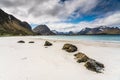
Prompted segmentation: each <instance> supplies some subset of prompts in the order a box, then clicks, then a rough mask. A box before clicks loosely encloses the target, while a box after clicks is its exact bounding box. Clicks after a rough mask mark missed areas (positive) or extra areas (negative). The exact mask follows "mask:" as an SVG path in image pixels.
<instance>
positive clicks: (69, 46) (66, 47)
mask: <svg viewBox="0 0 120 80" xmlns="http://www.w3.org/2000/svg"><path fill="white" fill-rule="evenodd" d="M62 49H63V50H65V51H67V52H75V51H77V47H76V46H75V45H72V44H64V46H63V48H62Z"/></svg>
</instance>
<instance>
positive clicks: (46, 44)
mask: <svg viewBox="0 0 120 80" xmlns="http://www.w3.org/2000/svg"><path fill="white" fill-rule="evenodd" d="M44 46H52V43H50V42H49V41H45V44H44Z"/></svg>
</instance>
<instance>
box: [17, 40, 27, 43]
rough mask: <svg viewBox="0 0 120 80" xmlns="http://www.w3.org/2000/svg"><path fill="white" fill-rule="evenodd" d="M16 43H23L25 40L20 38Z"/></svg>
mask: <svg viewBox="0 0 120 80" xmlns="http://www.w3.org/2000/svg"><path fill="white" fill-rule="evenodd" d="M17 43H25V41H23V40H20V41H18V42H17Z"/></svg>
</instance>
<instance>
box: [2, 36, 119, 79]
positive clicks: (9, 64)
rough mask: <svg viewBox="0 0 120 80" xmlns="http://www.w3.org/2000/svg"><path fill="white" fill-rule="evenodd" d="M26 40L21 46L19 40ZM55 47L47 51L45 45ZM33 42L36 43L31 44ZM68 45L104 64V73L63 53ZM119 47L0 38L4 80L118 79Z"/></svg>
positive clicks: (71, 55) (24, 38) (83, 42)
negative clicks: (92, 69)
mask: <svg viewBox="0 0 120 80" xmlns="http://www.w3.org/2000/svg"><path fill="white" fill-rule="evenodd" d="M19 40H24V41H25V43H23V44H19V43H17V41H19ZM46 40H47V41H50V42H51V43H53V46H51V47H48V48H45V47H44V42H45V41H46ZM29 41H34V42H35V43H32V44H30V43H28V42H29ZM65 43H71V44H74V45H76V46H77V47H78V51H77V52H83V53H85V54H86V55H88V56H89V57H90V58H93V59H95V60H97V61H99V62H102V63H103V64H104V65H105V70H104V73H103V74H97V73H95V72H92V71H89V70H87V69H86V68H85V67H84V66H83V64H79V63H77V62H76V60H75V59H74V56H73V55H74V54H75V53H77V52H74V53H67V52H66V51H63V50H62V47H63V45H64V44H65ZM119 49H120V45H119V44H116V43H104V42H86V41H69V40H50V39H41V38H36V37H34V36H33V37H32V36H24V37H23V36H21V37H0V51H1V53H0V63H1V64H0V71H1V72H0V78H1V80H8V79H9V80H74V79H75V80H96V79H98V80H119V79H120V77H119V74H120V69H119V67H120V63H119V61H120V54H119V53H120V50H119Z"/></svg>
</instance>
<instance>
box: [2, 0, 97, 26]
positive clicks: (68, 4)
mask: <svg viewBox="0 0 120 80" xmlns="http://www.w3.org/2000/svg"><path fill="white" fill-rule="evenodd" d="M62 2H64V3H60V1H59V0H30V1H29V0H0V7H1V8H2V9H4V10H6V11H7V12H9V13H11V14H13V15H15V16H17V17H18V18H20V19H23V20H26V21H28V22H32V23H33V22H34V23H35V21H36V20H35V19H37V22H36V24H38V23H39V24H40V23H43V22H45V23H46V22H53V21H65V20H67V18H68V17H72V16H73V15H72V14H74V11H75V10H76V9H78V8H80V12H83V13H84V12H87V11H89V10H91V9H92V8H93V7H94V6H95V5H96V3H97V0H92V2H89V1H88V0H62ZM79 16H80V14H79ZM79 16H78V17H79ZM29 17H30V18H32V20H30V19H29ZM41 20H42V21H41ZM38 21H39V22H38Z"/></svg>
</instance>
